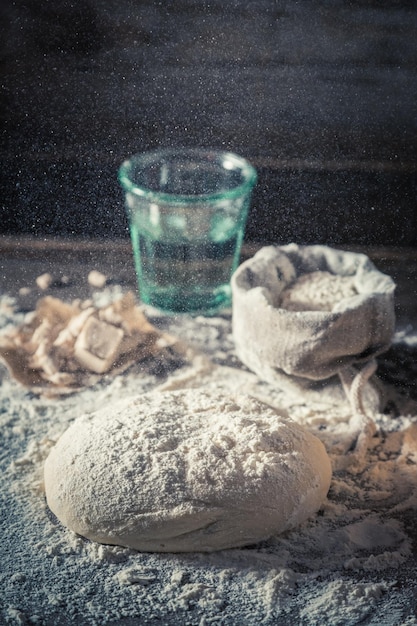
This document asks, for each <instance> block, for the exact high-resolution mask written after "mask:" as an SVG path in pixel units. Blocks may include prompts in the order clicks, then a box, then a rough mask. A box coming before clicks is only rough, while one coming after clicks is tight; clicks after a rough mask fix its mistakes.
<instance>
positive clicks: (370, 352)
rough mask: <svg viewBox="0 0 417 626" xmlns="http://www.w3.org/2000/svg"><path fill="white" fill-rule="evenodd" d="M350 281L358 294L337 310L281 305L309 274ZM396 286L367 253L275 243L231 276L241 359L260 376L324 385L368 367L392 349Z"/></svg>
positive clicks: (346, 300)
mask: <svg viewBox="0 0 417 626" xmlns="http://www.w3.org/2000/svg"><path fill="white" fill-rule="evenodd" d="M316 271H321V272H330V273H331V274H333V275H340V276H350V277H352V282H353V284H354V287H355V291H356V292H357V294H356V295H353V296H351V297H348V298H344V299H341V300H340V301H338V302H336V303H335V305H334V306H333V308H332V310H331V311H317V310H315V311H310V310H306V311H297V312H294V311H290V310H287V309H284V308H282V307H281V306H280V299H281V297H282V292H283V290H284V289H285V288H287V287H289V286H290V285H291V284H292V283H294V281H295V280H296V279H297V278H298V277H300V276H302V275H303V274H309V273H311V272H316ZM394 290H395V283H394V281H393V280H392V279H391V278H390V277H389V276H387V275H385V274H382V273H381V272H379V271H378V270H377V269H376V268H375V266H374V265H373V264H372V262H371V261H370V260H369V258H368V257H367V256H365V255H363V254H356V253H353V252H343V251H340V250H334V249H332V248H329V247H326V246H318V245H316V246H298V245H295V244H290V245H287V246H277V247H274V246H268V247H265V248H262V249H261V250H260V251H259V252H258V253H257V254H255V256H254V257H252V258H251V259H249V260H248V261H246V262H244V263H243V264H242V265H240V267H239V268H238V269H237V270H236V272H235V274H234V276H233V277H232V292H233V336H234V341H235V346H236V351H237V354H238V356H239V358H240V359H241V360H242V362H243V363H244V364H245V365H246V366H247V367H248V368H249V369H251V370H252V371H254V372H255V373H256V374H257V375H258V376H259V377H260V378H261V379H263V380H266V381H269V382H274V381H277V380H279V381H282V374H285V375H289V376H291V377H295V379H296V378H300V377H301V379H307V380H309V381H323V380H325V379H328V378H330V377H331V376H333V375H335V374H340V372H341V371H345V372H346V371H347V369H348V368H349V366H351V365H355V364H361V363H365V362H367V361H369V360H371V359H372V358H373V357H375V356H377V355H378V354H380V353H382V352H384V351H385V350H387V349H388V347H389V346H390V344H391V341H392V336H393V333H394V326H395V314H394Z"/></svg>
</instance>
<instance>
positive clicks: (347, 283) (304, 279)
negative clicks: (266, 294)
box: [280, 271, 358, 311]
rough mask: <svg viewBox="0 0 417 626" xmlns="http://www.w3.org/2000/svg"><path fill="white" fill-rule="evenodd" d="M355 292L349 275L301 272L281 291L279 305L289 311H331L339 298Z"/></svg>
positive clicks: (353, 294) (344, 297)
mask: <svg viewBox="0 0 417 626" xmlns="http://www.w3.org/2000/svg"><path fill="white" fill-rule="evenodd" d="M357 293H358V292H357V290H356V288H355V285H354V280H353V278H352V277H351V276H340V275H338V274H330V272H323V271H317V272H310V273H308V274H302V275H301V276H300V277H299V278H297V280H295V281H294V283H292V284H291V285H289V286H288V287H286V288H285V289H284V290H283V291H282V293H281V300H280V306H281V307H282V308H283V309H288V310H289V311H331V310H332V309H333V306H334V305H335V304H337V303H338V302H340V300H344V299H346V298H352V297H353V296H356V295H357Z"/></svg>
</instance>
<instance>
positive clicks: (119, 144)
mask: <svg viewBox="0 0 417 626" xmlns="http://www.w3.org/2000/svg"><path fill="white" fill-rule="evenodd" d="M0 17H1V29H2V33H1V43H0V47H1V122H2V142H1V148H0V171H1V178H0V184H1V209H0V233H3V234H18V233H22V234H30V235H34V236H36V237H43V236H51V235H52V236H55V235H56V236H66V237H70V236H76V237H84V238H94V237H100V238H103V237H104V238H125V237H127V221H126V217H125V213H124V206H123V197H122V192H121V190H120V188H119V186H118V183H117V169H118V167H119V164H120V162H121V161H122V160H123V159H124V158H125V157H127V156H128V155H130V154H132V153H134V152H138V151H143V150H147V149H152V148H155V147H158V146H206V147H213V148H221V149H227V150H232V151H234V152H237V153H238V154H241V155H242V156H244V157H246V158H248V159H249V160H250V161H252V163H253V164H254V165H255V167H256V168H257V170H258V174H259V181H258V185H257V187H256V191H255V193H254V197H253V202H252V209H251V213H250V217H249V223H248V227H247V233H246V240H247V241H253V242H276V243H288V242H289V241H295V242H297V243H328V244H344V243H346V244H364V245H399V246H415V245H416V243H417V216H416V214H417V211H416V208H417V184H416V180H417V178H416V174H417V132H416V131H417V6H416V3H415V2H411V1H407V0H406V1H403V2H399V1H394V0H390V1H389V0H355V1H352V2H348V1H345V0H339V1H338V0H333V1H326V0H322V1H318V0H302V1H299V2H296V1H295V2H290V1H272V0H259V1H258V0H256V1H249V0H243V1H233V0H210V1H206V0H177V1H172V2H171V1H165V2H155V1H151V0H148V1H146V0H145V1H138V2H132V1H129V0H119V1H116V0H97V1H94V0H74V1H73V2H62V1H61V0H55V1H53V2H50V1H43V2H40V1H36V2H35V1H34V0H32V1H29V2H28V1H26V2H25V1H19V0H16V1H15V2H12V1H11V0H7V1H6V2H4V1H3V3H2V4H1V8H0Z"/></svg>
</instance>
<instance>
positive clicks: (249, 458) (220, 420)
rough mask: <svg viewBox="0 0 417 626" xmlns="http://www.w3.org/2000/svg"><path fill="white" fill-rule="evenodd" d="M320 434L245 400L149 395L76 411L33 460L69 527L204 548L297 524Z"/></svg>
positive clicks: (164, 547) (175, 547)
mask: <svg viewBox="0 0 417 626" xmlns="http://www.w3.org/2000/svg"><path fill="white" fill-rule="evenodd" d="M330 478H331V467H330V461H329V458H328V456H327V453H326V451H325V448H324V446H323V444H322V443H321V441H320V440H319V439H317V437H315V436H314V435H312V434H311V433H309V432H308V431H306V430H305V429H304V428H303V427H301V426H300V425H298V424H296V423H295V422H293V421H292V420H291V419H290V418H288V417H286V416H283V415H281V414H279V412H277V411H276V410H274V409H272V408H271V407H269V406H268V405H266V404H264V403H262V402H260V401H258V400H255V399H254V398H252V397H250V396H245V395H239V396H222V395H219V394H217V393H213V392H209V391H203V390H199V389H188V390H181V391H172V392H153V393H148V394H144V395H142V396H140V397H137V398H135V399H133V400H128V401H121V402H119V403H116V404H113V405H109V406H108V407H106V408H103V409H101V410H99V411H97V412H96V413H93V414H87V415H84V416H81V417H79V418H78V419H76V420H75V422H74V423H73V424H72V425H71V426H70V427H69V428H68V430H67V431H66V432H65V433H64V434H63V435H62V437H61V438H60V439H59V440H58V442H57V443H56V445H55V446H54V448H53V449H52V450H51V452H50V454H49V456H48V458H47V460H46V462H45V490H46V497H47V502H48V505H49V507H50V509H51V510H52V511H53V513H54V514H55V515H56V516H57V517H58V519H59V520H60V521H61V522H62V523H63V524H64V525H65V526H67V527H68V528H70V529H71V530H73V531H74V532H76V533H78V534H80V535H83V536H84V537H87V538H89V539H92V540H93V541H98V542H100V543H106V544H114V545H121V546H128V547H131V548H134V549H137V550H141V551H155V552H187V551H207V552H209V551H212V550H220V549H223V548H232V547H237V546H243V545H247V544H252V543H255V542H258V541H260V540H263V539H267V538H268V537H270V536H271V535H273V534H276V533H280V532H282V531H285V530H287V529H289V528H292V527H294V526H297V525H298V524H301V523H302V522H303V521H305V520H306V519H307V518H308V517H309V516H311V515H312V514H314V513H315V512H316V511H317V510H318V508H319V507H320V505H321V503H322V502H323V500H324V498H325V497H326V494H327V491H328V488H329V485H330Z"/></svg>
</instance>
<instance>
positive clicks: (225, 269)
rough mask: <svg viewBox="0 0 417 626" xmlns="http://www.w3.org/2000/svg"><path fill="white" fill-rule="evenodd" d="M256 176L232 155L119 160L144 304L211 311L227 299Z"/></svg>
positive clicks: (184, 152) (197, 152)
mask: <svg viewBox="0 0 417 626" xmlns="http://www.w3.org/2000/svg"><path fill="white" fill-rule="evenodd" d="M256 178H257V175H256V171H255V169H254V168H253V166H252V165H251V164H250V163H249V162H248V161H246V160H245V159H243V158H241V157H239V156H237V155H235V154H232V153H230V152H221V151H213V150H204V149H178V150H175V149H165V150H156V151H153V152H145V153H142V154H136V155H134V156H132V157H131V158H129V159H127V160H126V161H124V162H123V163H122V165H121V166H120V169H119V182H120V184H121V186H122V188H123V190H124V192H125V202H126V210H127V214H128V219H129V225H130V234H131V240H132V247H133V255H134V262H135V268H136V274H137V279H138V287H139V295H140V299H141V301H142V302H144V303H145V304H149V305H152V306H154V307H156V308H158V309H161V310H162V311H167V312H174V313H178V312H181V313H202V314H204V313H208V314H209V313H213V312H215V311H218V310H219V309H222V308H225V307H228V306H229V305H230V302H231V288H230V279H231V276H232V274H233V272H234V271H235V269H236V268H237V266H238V263H239V257H240V251H241V246H242V241H243V236H244V231H245V224H246V219H247V215H248V210H249V204H250V197H251V192H252V189H253V187H254V185H255V182H256Z"/></svg>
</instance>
